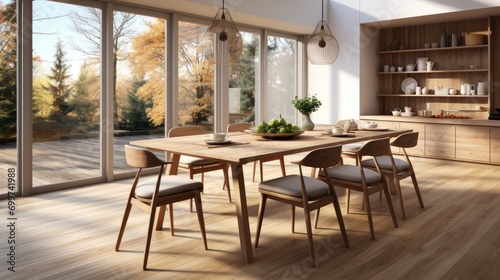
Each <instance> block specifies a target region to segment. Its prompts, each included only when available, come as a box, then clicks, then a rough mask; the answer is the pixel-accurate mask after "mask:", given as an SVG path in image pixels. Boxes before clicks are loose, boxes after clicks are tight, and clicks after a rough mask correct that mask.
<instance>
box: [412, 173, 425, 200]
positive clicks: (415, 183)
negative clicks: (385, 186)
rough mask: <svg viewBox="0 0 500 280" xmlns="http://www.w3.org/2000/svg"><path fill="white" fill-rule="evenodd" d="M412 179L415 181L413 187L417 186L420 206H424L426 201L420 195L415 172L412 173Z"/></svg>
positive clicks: (416, 190)
mask: <svg viewBox="0 0 500 280" xmlns="http://www.w3.org/2000/svg"><path fill="white" fill-rule="evenodd" d="M411 181H412V182H413V187H414V188H415V192H416V193H417V198H418V203H420V208H424V201H423V200H422V196H421V195H420V189H419V188H418V183H417V177H416V176H415V173H414V174H412V175H411Z"/></svg>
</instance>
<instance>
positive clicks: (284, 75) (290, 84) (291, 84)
mask: <svg viewBox="0 0 500 280" xmlns="http://www.w3.org/2000/svg"><path fill="white" fill-rule="evenodd" d="M296 94H297V39H295V38H286V37H280V36H267V90H266V97H265V99H264V104H265V106H266V110H265V111H264V113H265V116H264V118H265V120H269V119H271V118H278V117H279V115H280V114H281V115H282V116H283V118H285V119H286V120H287V121H288V122H292V121H293V122H295V123H297V122H296V120H295V115H296V114H295V109H294V107H293V105H292V104H291V102H292V99H293V98H294V97H295V96H296Z"/></svg>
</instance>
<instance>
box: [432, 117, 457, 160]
mask: <svg viewBox="0 0 500 280" xmlns="http://www.w3.org/2000/svg"><path fill="white" fill-rule="evenodd" d="M455 137H456V134H455V126H454V125H438V124H428V125H426V126H425V155H426V156H429V157H437V158H447V159H455V151H456V146H455Z"/></svg>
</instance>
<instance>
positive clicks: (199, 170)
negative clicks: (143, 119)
mask: <svg viewBox="0 0 500 280" xmlns="http://www.w3.org/2000/svg"><path fill="white" fill-rule="evenodd" d="M206 133H207V132H206V131H205V129H204V128H203V127H201V126H179V127H174V128H171V129H170V130H169V131H168V137H180V136H191V135H200V134H206ZM179 168H182V169H187V170H189V178H191V179H193V178H194V175H196V174H201V182H202V183H204V173H205V172H210V171H216V170H222V172H223V173H224V183H223V188H226V189H227V196H228V198H229V202H232V200H231V190H230V189H229V175H228V174H229V173H228V170H229V166H228V164H226V163H224V162H219V161H216V160H213V159H203V158H198V157H192V156H184V155H183V156H181V157H180V159H179ZM191 211H192V204H191Z"/></svg>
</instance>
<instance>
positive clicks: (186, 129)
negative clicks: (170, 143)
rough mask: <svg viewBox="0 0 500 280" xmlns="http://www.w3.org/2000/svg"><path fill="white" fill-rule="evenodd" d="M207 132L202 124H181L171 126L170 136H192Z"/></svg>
mask: <svg viewBox="0 0 500 280" xmlns="http://www.w3.org/2000/svg"><path fill="white" fill-rule="evenodd" d="M206 133H207V132H206V131H205V129H204V128H203V127H201V126H196V125H191V126H179V127H174V128H171V129H170V130H169V131H168V137H178V136H190V135H199V134H206Z"/></svg>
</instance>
